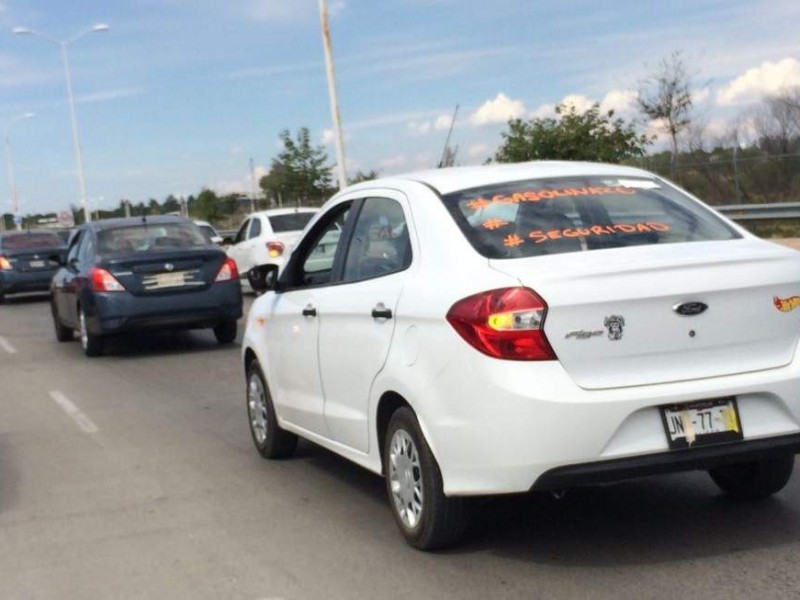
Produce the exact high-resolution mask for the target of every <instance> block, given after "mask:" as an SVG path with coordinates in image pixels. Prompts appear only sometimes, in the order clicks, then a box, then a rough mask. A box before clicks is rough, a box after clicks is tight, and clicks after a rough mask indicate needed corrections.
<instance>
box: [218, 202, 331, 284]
mask: <svg viewBox="0 0 800 600" xmlns="http://www.w3.org/2000/svg"><path fill="white" fill-rule="evenodd" d="M317 210H318V209H316V208H303V207H299V208H273V209H270V210H264V211H261V212H255V213H252V214H251V215H248V217H247V218H246V219H245V220H244V223H242V225H241V227H239V231H238V232H237V233H236V237H235V238H234V239H233V243H232V244H231V245H230V247H229V248H228V256H230V257H231V258H232V259H233V260H234V261H235V262H236V267H237V268H238V269H239V273H241V274H242V276H245V275H246V274H247V272H248V271H249V270H250V269H252V268H253V267H255V266H259V265H266V264H273V265H278V267H279V268H282V267H283V265H284V264H285V262H286V257H287V256H288V254H289V253H290V252H291V249H292V245H293V244H294V242H295V241H296V240H297V238H298V237H299V236H300V233H301V232H302V231H303V228H304V227H305V226H306V224H308V222H309V221H310V220H311V218H312V217H313V216H314V215H315V214H316V212H317Z"/></svg>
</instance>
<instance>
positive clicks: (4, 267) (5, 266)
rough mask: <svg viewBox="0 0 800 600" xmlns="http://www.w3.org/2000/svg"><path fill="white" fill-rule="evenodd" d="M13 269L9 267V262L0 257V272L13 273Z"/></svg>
mask: <svg viewBox="0 0 800 600" xmlns="http://www.w3.org/2000/svg"><path fill="white" fill-rule="evenodd" d="M13 270H14V267H12V266H11V262H10V261H9V260H8V259H7V258H6V257H5V256H0V271H13Z"/></svg>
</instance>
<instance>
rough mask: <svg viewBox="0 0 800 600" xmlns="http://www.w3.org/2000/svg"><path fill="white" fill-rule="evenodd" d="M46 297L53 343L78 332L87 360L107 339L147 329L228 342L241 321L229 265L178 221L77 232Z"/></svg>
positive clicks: (95, 225)
mask: <svg viewBox="0 0 800 600" xmlns="http://www.w3.org/2000/svg"><path fill="white" fill-rule="evenodd" d="M51 294H52V310H53V322H54V324H55V330H56V338H57V339H58V340H59V341H62V342H65V341H69V340H71V339H73V332H74V331H75V330H77V331H78V333H79V334H80V340H81V345H82V347H83V350H84V352H85V353H86V355H87V356H96V355H99V354H102V351H103V340H104V338H105V337H107V336H109V335H112V334H117V333H125V332H136V331H147V330H151V331H153V330H156V331H157V330H165V329H201V328H211V329H213V330H214V334H215V335H216V338H217V341H219V343H221V344H227V343H231V342H233V341H234V340H235V339H236V328H237V323H236V322H237V320H238V319H239V317H241V316H242V290H241V286H240V284H239V274H238V273H237V271H236V263H235V262H233V260H231V259H229V258H228V257H227V255H226V254H225V252H224V251H223V250H221V249H220V248H218V247H217V246H215V245H213V244H211V243H209V242H208V240H207V239H206V237H205V236H204V235H203V233H202V232H201V231H200V229H199V228H198V227H197V226H196V225H195V224H194V223H192V222H191V221H189V220H187V219H184V218H181V217H172V216H157V217H135V218H129V219H109V220H104V221H95V222H92V223H88V224H85V225H83V226H82V227H80V228H79V229H78V230H77V231H76V233H75V234H74V235H73V237H72V239H71V241H70V245H69V249H68V252H67V256H66V260H65V261H64V265H63V266H62V268H61V269H59V270H58V272H57V273H56V274H55V276H54V277H53V282H52V286H51Z"/></svg>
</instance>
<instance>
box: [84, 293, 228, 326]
mask: <svg viewBox="0 0 800 600" xmlns="http://www.w3.org/2000/svg"><path fill="white" fill-rule="evenodd" d="M87 304H89V303H87ZM91 305H92V306H91V307H89V309H88V310H87V313H89V314H88V315H87V327H88V329H89V331H90V332H91V333H93V334H96V335H107V334H113V333H123V332H129V331H147V330H159V329H201V328H209V327H214V326H216V325H218V324H220V323H223V322H225V321H235V320H237V319H239V318H240V317H241V316H242V290H241V286H240V285H239V282H238V281H235V282H229V283H217V284H214V285H212V286H211V287H209V288H208V289H206V290H202V291H195V292H188V293H187V292H183V293H173V294H158V295H156V294H154V295H152V296H134V295H133V294H130V293H128V292H114V293H95V294H92V302H91Z"/></svg>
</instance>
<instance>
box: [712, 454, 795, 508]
mask: <svg viewBox="0 0 800 600" xmlns="http://www.w3.org/2000/svg"><path fill="white" fill-rule="evenodd" d="M793 469H794V456H793V455H789V456H781V457H779V458H769V459H764V460H757V461H753V462H748V463H739V464H735V465H725V466H723V467H717V468H716V469H711V470H710V471H709V472H708V474H709V475H711V479H713V480H714V483H716V484H717V486H719V488H720V489H721V490H722V491H723V492H725V493H726V494H727V495H728V496H730V497H731V498H734V499H735V500H758V499H761V498H766V497H768V496H771V495H772V494H775V493H777V492H779V491H781V490H782V489H783V488H784V486H786V484H787V483H788V482H789V478H790V477H791V476H792V470H793Z"/></svg>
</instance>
